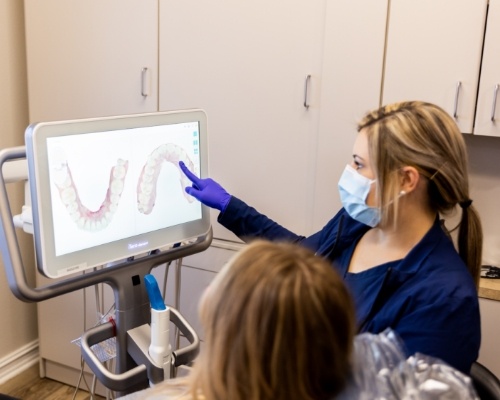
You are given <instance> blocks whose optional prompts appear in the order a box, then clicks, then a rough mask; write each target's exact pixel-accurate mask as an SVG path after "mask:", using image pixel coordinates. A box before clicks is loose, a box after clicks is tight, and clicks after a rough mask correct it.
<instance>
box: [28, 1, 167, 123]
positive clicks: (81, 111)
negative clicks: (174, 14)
mask: <svg viewBox="0 0 500 400" xmlns="http://www.w3.org/2000/svg"><path fill="white" fill-rule="evenodd" d="M157 13H158V0H104V1H103V0H86V1H67V0H44V1H38V0H25V25H26V50H27V64H28V92H29V109H30V121H31V122H37V121H47V120H59V119H72V118H85V117H96V116H105V115H119V114H131V113H139V112H148V111H156V110H157V108H158V104H157V99H158V94H157V81H158V79H157V76H158V68H157V66H158V18H157ZM143 94H145V95H146V94H147V96H144V95H143Z"/></svg>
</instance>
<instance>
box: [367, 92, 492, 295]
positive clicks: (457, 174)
mask: <svg viewBox="0 0 500 400" xmlns="http://www.w3.org/2000/svg"><path fill="white" fill-rule="evenodd" d="M362 129H364V131H365V132H366V133H367V137H368V146H369V152H370V157H371V159H372V160H373V167H374V170H375V174H376V177H377V185H378V186H377V188H378V190H377V195H378V197H379V199H378V200H379V204H381V209H382V210H383V211H382V221H383V222H386V223H387V222H388V221H393V222H395V221H396V215H397V209H398V197H399V196H398V191H399V189H398V188H397V179H396V177H397V171H398V169H399V168H401V167H404V166H413V167H415V168H416V169H417V170H418V171H419V173H420V175H421V176H423V177H425V178H426V179H427V180H428V201H429V205H430V207H431V208H432V209H433V210H435V211H436V212H437V213H440V214H444V215H446V214H447V213H449V212H451V211H453V210H455V209H456V206H457V205H460V206H461V208H462V210H463V211H462V217H461V220H460V223H459V226H458V228H459V230H458V239H457V242H458V252H459V254H460V256H461V257H462V259H463V260H464V262H465V263H466V265H467V266H468V268H469V271H470V273H471V275H472V277H473V278H474V281H475V283H476V286H477V285H478V284H479V277H480V270H481V262H482V260H481V256H482V242H483V235H482V228H481V221H480V219H479V215H478V213H477V211H476V209H475V208H474V206H472V205H471V203H472V202H471V200H470V197H469V180H468V161H467V159H468V157H467V150H466V146H465V141H464V138H463V136H462V134H461V133H460V130H459V129H458V126H457V124H456V123H455V121H454V120H453V119H452V118H451V117H450V115H448V114H447V113H446V112H445V111H444V110H443V109H442V108H440V107H438V106H436V105H434V104H430V103H425V102H420V101H410V102H401V103H394V104H389V105H386V106H384V107H381V108H379V109H377V110H375V111H373V112H370V113H368V114H367V115H366V116H365V117H364V118H363V119H362V120H361V121H360V123H359V124H358V131H360V130H362ZM388 205H392V206H391V207H388Z"/></svg>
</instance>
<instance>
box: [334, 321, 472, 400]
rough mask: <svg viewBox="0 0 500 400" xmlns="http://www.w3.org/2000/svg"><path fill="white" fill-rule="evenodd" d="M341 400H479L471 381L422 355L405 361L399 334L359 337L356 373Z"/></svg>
mask: <svg viewBox="0 0 500 400" xmlns="http://www.w3.org/2000/svg"><path fill="white" fill-rule="evenodd" d="M338 399H341V400H347V399H359V400H365V399H366V400H368V399H371V400H416V399H419V400H431V399H432V400H448V399H450V400H451V399H453V400H476V399H477V400H479V397H478V396H477V394H476V392H475V390H474V387H473V386H472V380H471V379H470V377H468V376H466V375H464V374H463V373H461V372H460V371H458V370H456V369H455V368H453V367H450V366H449V365H448V364H446V363H445V362H443V361H441V360H439V359H437V358H433V357H429V356H426V355H423V354H420V353H416V354H415V355H413V356H411V357H408V358H406V356H405V350H404V345H403V343H402V341H401V339H400V338H399V337H398V336H397V334H396V333H395V332H394V331H392V330H390V329H386V330H385V331H384V332H382V333H380V334H378V335H374V334H370V333H363V334H361V335H358V336H357V337H356V339H355V343H354V358H353V372H352V376H351V379H350V382H349V384H348V386H347V388H346V389H345V390H344V392H343V393H342V394H341V395H340V396H339V397H338Z"/></svg>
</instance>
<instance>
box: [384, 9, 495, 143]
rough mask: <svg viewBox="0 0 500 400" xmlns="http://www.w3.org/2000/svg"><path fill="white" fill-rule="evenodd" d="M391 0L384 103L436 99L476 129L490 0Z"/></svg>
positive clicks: (464, 129)
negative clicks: (482, 54)
mask: <svg viewBox="0 0 500 400" xmlns="http://www.w3.org/2000/svg"><path fill="white" fill-rule="evenodd" d="M390 4H391V5H390V11H389V16H390V18H389V25H388V33H387V53H386V61H385V76H384V86H383V103H384V104H385V103H392V102H394V101H401V100H424V101H429V102H432V103H436V104H438V105H440V106H441V107H443V108H444V109H445V110H446V111H447V112H448V113H449V114H451V115H454V116H455V119H456V122H457V123H458V125H459V127H460V129H461V131H462V132H463V133H472V132H473V122H474V115H475V114H474V112H475V107H476V96H477V90H478V82H479V73H480V65H481V52H482V45H483V36H484V27H485V22H486V13H487V8H488V1H487V0H418V1H415V0H392V1H391V3H390ZM497 29H498V28H497ZM495 41H496V42H498V41H497V40H496V39H495ZM495 45H496V46H498V44H496V43H495ZM497 55H498V53H492V55H491V56H492V57H496V58H498V57H497ZM490 93H491V92H490ZM491 96H492V93H491ZM490 104H491V103H490Z"/></svg>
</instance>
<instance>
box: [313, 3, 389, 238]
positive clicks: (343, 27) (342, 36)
mask: <svg viewBox="0 0 500 400" xmlns="http://www.w3.org/2000/svg"><path fill="white" fill-rule="evenodd" d="M386 22H387V0H384V1H373V0H355V1H353V0H336V1H329V2H328V6H327V11H326V27H325V47H324V51H323V67H322V79H321V81H322V88H321V102H320V103H321V108H320V124H319V143H318V152H317V158H316V161H317V162H316V171H315V174H314V176H315V178H316V184H315V191H314V218H313V223H314V225H313V228H314V230H319V229H320V228H321V227H323V226H324V225H325V223H326V222H327V221H328V220H329V219H330V218H331V217H332V216H333V215H334V213H336V212H337V211H338V210H339V209H340V207H341V204H340V200H339V195H338V188H337V182H338V180H339V178H340V174H341V173H342V171H343V169H344V167H345V165H346V164H347V163H348V162H350V161H351V159H352V146H353V144H354V140H355V139H356V124H357V123H358V122H359V120H360V118H361V117H362V116H363V115H364V114H365V113H366V112H367V111H369V110H371V109H374V108H376V107H378V106H379V102H380V88H381V84H382V67H383V60H384V44H385V30H386Z"/></svg>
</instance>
